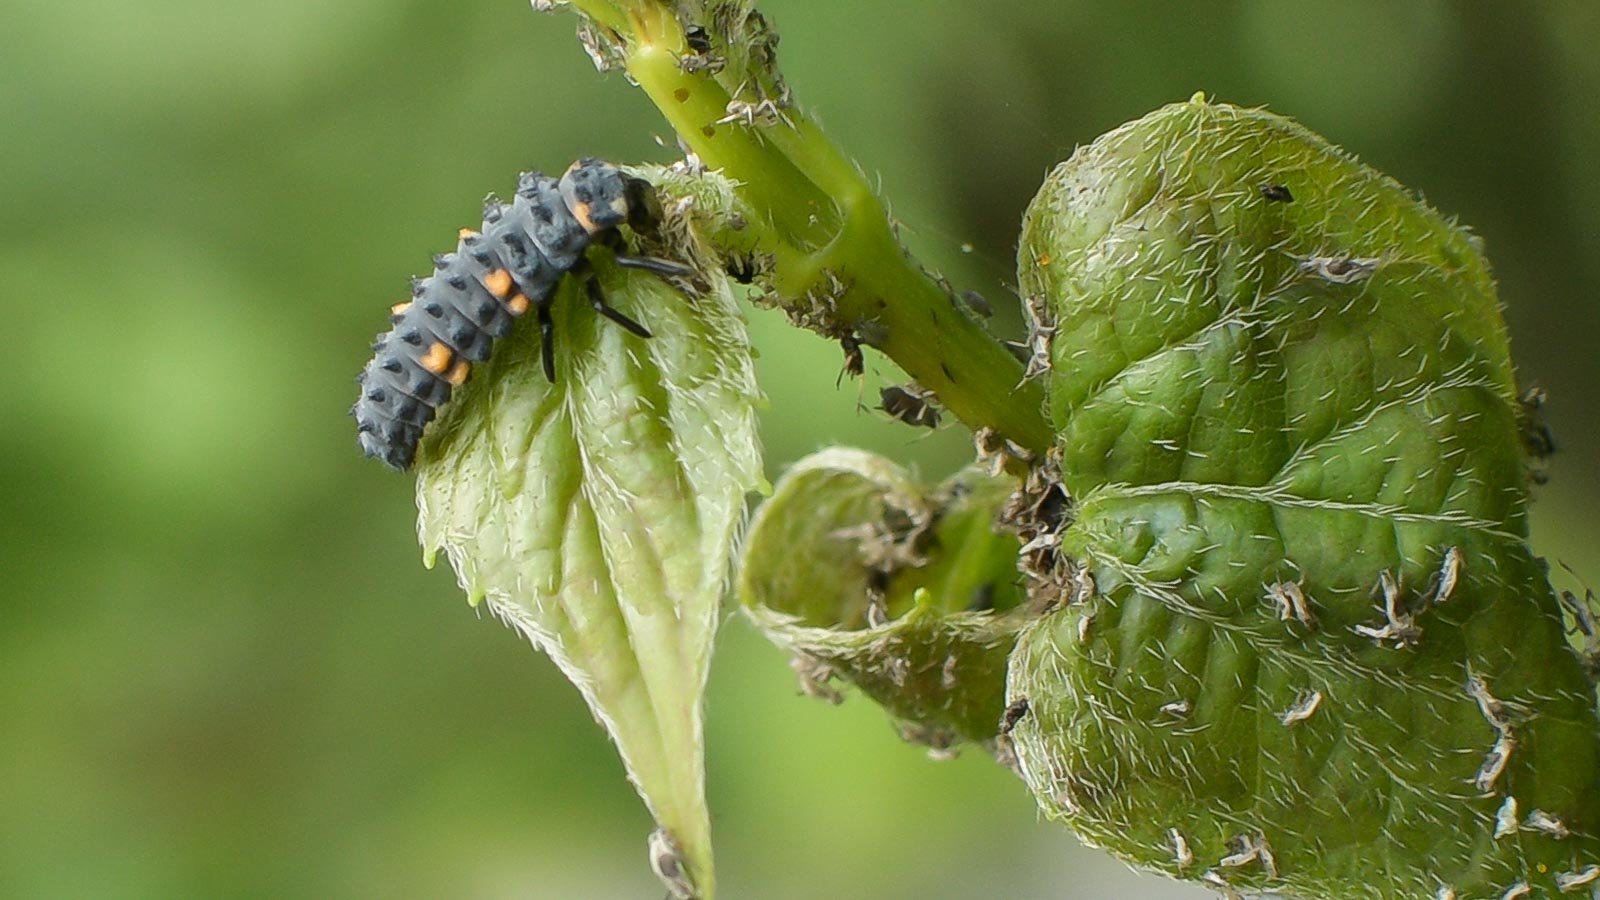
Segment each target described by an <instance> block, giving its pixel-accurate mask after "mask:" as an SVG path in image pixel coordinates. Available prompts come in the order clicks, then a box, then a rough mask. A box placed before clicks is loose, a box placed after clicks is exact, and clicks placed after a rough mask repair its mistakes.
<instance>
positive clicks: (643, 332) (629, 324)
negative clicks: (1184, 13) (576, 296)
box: [583, 276, 650, 338]
mask: <svg viewBox="0 0 1600 900" xmlns="http://www.w3.org/2000/svg"><path fill="white" fill-rule="evenodd" d="M583 286H584V288H585V289H586V290H587V291H588V292H589V305H590V306H592V307H594V311H595V312H597V313H599V314H600V315H602V316H605V317H606V318H608V319H610V320H611V321H613V322H615V323H617V324H618V325H621V326H622V327H623V328H626V329H628V330H629V331H631V332H633V333H634V334H636V335H638V336H639V337H643V338H647V337H650V329H648V328H646V327H644V326H643V325H640V324H639V323H638V322H635V321H634V320H632V319H630V318H628V317H627V316H625V315H623V314H622V313H621V312H619V311H617V310H616V309H615V308H613V307H612V306H611V304H609V303H607V302H606V295H605V292H604V291H602V290H600V282H599V281H597V280H595V278H594V277H593V276H587V277H585V278H584V285H583Z"/></svg>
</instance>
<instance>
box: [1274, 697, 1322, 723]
mask: <svg viewBox="0 0 1600 900" xmlns="http://www.w3.org/2000/svg"><path fill="white" fill-rule="evenodd" d="M1321 705H1322V692H1321V691H1301V692H1300V695H1299V696H1297V697H1296V698H1295V701H1294V705H1293V706H1290V707H1289V708H1288V709H1287V710H1286V711H1284V714H1283V715H1281V716H1279V717H1278V721H1280V722H1282V723H1283V724H1284V727H1286V728H1293V727H1294V726H1296V725H1298V724H1300V723H1301V722H1304V721H1305V720H1307V719H1309V718H1311V716H1312V714H1313V713H1315V712H1316V711H1317V707H1318V706H1321Z"/></svg>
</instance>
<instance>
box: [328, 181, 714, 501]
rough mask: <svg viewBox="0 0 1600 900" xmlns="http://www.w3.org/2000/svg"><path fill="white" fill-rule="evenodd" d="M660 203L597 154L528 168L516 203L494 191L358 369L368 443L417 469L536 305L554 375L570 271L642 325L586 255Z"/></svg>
mask: <svg viewBox="0 0 1600 900" xmlns="http://www.w3.org/2000/svg"><path fill="white" fill-rule="evenodd" d="M660 217H661V207H660V204H659V202H658V201H657V200H656V197H655V194H654V192H653V190H652V188H651V186H650V184H649V183H648V182H646V181H644V180H643V179H641V178H636V177H634V176H631V175H628V174H625V173H624V172H622V171H621V170H620V169H618V168H617V167H616V166H613V165H611V164H609V163H605V162H601V161H599V160H595V159H580V160H578V161H577V162H575V163H573V164H572V167H571V168H569V169H567V171H566V174H564V175H562V176H561V177H560V179H555V178H550V177H548V176H546V175H543V174H541V173H539V172H527V173H524V174H523V175H522V177H521V178H520V179H519V180H518V182H517V194H516V197H515V199H513V200H512V201H511V202H510V203H502V202H500V201H499V200H498V199H496V198H494V197H492V196H491V197H490V198H489V200H488V202H487V203H485V205H484V210H483V230H482V231H472V230H471V229H463V230H462V232H461V242H460V243H459V244H458V245H457V246H456V249H455V252H453V253H443V254H440V255H438V256H435V257H434V259H433V266H434V271H433V274H432V275H429V276H427V277H426V278H419V279H415V280H413V281H412V283H411V299H410V300H408V301H406V302H404V303H400V304H397V305H396V306H395V307H394V308H393V314H392V315H391V317H390V321H391V322H392V323H393V325H394V327H393V328H391V329H390V330H389V331H387V332H385V333H384V334H381V335H379V336H378V340H377V342H376V343H374V344H373V345H372V350H373V357H372V360H371V361H370V362H368V363H367V366H366V368H365V369H363V370H362V372H361V374H360V375H359V376H357V378H356V381H358V382H359V383H360V384H361V396H360V398H359V399H357V400H356V405H355V406H354V407H353V408H352V409H351V410H350V412H351V415H353V416H355V419H356V431H357V438H358V440H359V441H360V443H361V449H362V450H363V451H365V452H366V454H367V455H368V456H371V457H375V458H377V459H378V460H380V461H382V462H383V463H384V464H385V465H388V466H390V467H392V468H395V469H400V470H405V469H409V468H411V463H412V461H413V460H414V459H415V457H416V452H417V442H418V441H420V440H421V439H422V432H423V429H424V428H426V427H427V424H428V423H429V422H431V421H432V420H433V417H434V415H435V414H436V413H437V411H438V409H439V407H441V406H443V405H444V404H445V403H446V402H447V401H448V400H449V399H450V394H451V391H453V390H454V389H455V388H457V387H460V386H461V385H462V384H463V383H464V382H465V381H466V380H467V376H468V374H469V373H470V372H471V370H472V363H475V362H480V361H482V360H485V359H487V358H488V357H489V353H490V351H491V350H492V349H493V346H494V342H495V341H496V340H497V339H499V338H502V337H505V336H506V334H507V333H509V332H510V331H511V325H512V322H513V321H515V320H516V319H518V318H520V317H521V316H522V315H524V314H525V313H527V312H528V311H530V310H532V311H533V312H534V314H535V315H536V316H537V318H538V321H539V333H540V344H541V348H542V357H543V359H542V362H543V363H544V374H545V377H546V378H548V379H550V380H551V381H555V377H556V373H555V361H554V357H553V354H554V350H555V330H554V325H553V323H552V321H551V318H550V306H551V304H552V303H553V302H554V300H555V296H556V288H557V287H559V286H560V284H561V279H562V278H564V277H566V276H567V275H568V274H573V275H577V276H579V277H581V278H583V279H584V280H585V284H586V288H587V290H588V295H589V305H590V306H592V307H593V308H594V310H595V311H596V312H598V313H600V314H601V315H603V316H605V317H606V318H608V319H610V320H611V321H613V322H616V323H617V324H618V325H621V326H622V327H623V328H626V329H628V331H630V332H632V333H634V334H636V335H638V336H640V337H649V336H650V332H649V330H648V329H646V328H645V327H644V326H643V325H640V324H639V323H638V322H635V321H634V320H632V319H630V318H628V317H627V316H625V315H623V314H622V313H621V312H618V311H617V310H616V309H613V308H612V307H611V305H610V304H608V303H607V302H606V299H605V296H604V294H602V293H601V292H600V286H599V283H598V282H596V281H595V280H594V278H593V277H592V273H591V272H590V270H589V267H588V263H587V262H586V259H585V253H586V252H587V251H588V249H589V247H590V246H591V245H593V244H596V243H601V244H610V245H613V246H615V245H617V243H618V242H619V241H620V236H619V233H618V231H617V229H618V228H619V227H620V226H622V225H628V226H630V227H632V228H635V229H645V228H650V227H653V226H655V225H656V224H657V223H658V222H659V220H660ZM616 261H617V264H618V265H620V266H624V267H627V268H635V269H644V270H646V271H650V272H654V273H656V274H658V275H664V276H684V275H690V274H692V273H693V270H692V269H690V268H688V267H686V266H682V265H679V264H678V263H675V262H670V261H668V260H664V259H656V258H653V257H648V256H626V255H618V256H617V258H616Z"/></svg>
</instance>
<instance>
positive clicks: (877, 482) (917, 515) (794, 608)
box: [739, 448, 1022, 750]
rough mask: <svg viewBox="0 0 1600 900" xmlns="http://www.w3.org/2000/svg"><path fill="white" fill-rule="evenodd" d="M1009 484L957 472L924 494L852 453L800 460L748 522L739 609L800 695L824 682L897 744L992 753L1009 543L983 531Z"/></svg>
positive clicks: (1005, 650) (1007, 620)
mask: <svg viewBox="0 0 1600 900" xmlns="http://www.w3.org/2000/svg"><path fill="white" fill-rule="evenodd" d="M1012 487H1013V483H1012V481H1011V480H1010V479H1007V478H1001V477H996V476H990V475H985V474H983V473H981V472H978V471H976V470H968V471H966V472H963V473H961V474H959V475H957V476H956V477H955V478H953V479H951V480H950V481H947V482H946V483H944V484H942V485H939V486H938V487H936V488H932V489H928V488H924V487H923V486H922V485H920V484H918V483H917V482H916V481H915V480H913V479H912V478H911V476H910V475H908V474H907V473H906V472H905V471H904V470H902V469H901V468H899V467H898V466H896V465H894V464H893V463H891V462H889V461H888V460H885V459H883V458H882V457H878V456H874V455H872V454H869V453H865V452H863V451H859V450H849V449H843V448H834V449H830V450H825V451H823V452H821V453H817V454H815V455H812V456H809V457H807V458H805V459H803V460H801V461H800V462H798V463H796V464H795V465H794V467H793V468H791V469H790V470H789V471H788V472H787V473H786V474H785V475H784V477H783V479H782V480H780V481H779V482H778V486H777V489H776V490H775V492H774V493H773V496H772V497H771V498H770V499H769V500H768V501H767V502H766V503H765V504H764V505H763V506H762V507H761V510H760V512H759V513H758V514H757V516H756V519H755V521H754V522H753V523H752V524H751V528H750V535H749V537H748V539H747V540H746V542H745V548H744V552H743V559H742V561H741V566H740V575H739V595H740V599H741V600H742V602H743V603H744V607H745V611H746V612H747V613H749V615H750V617H751V618H752V619H753V620H754V621H755V622H756V624H757V625H758V626H760V627H761V629H762V630H763V631H764V632H766V634H767V636H768V637H769V638H771V639H772V640H773V641H774V642H775V643H777V644H778V645H779V646H781V647H783V648H785V649H786V650H789V651H790V652H791V653H793V654H795V663H796V668H797V669H798V670H799V672H800V674H801V677H802V679H803V680H804V681H805V683H806V684H807V685H808V687H809V688H810V689H811V690H812V691H813V692H816V693H821V694H824V695H830V696H831V695H832V693H831V690H830V689H829V688H828V687H827V684H826V682H827V681H828V679H830V678H832V677H833V676H835V675H837V676H839V677H841V678H843V679H844V680H846V681H848V682H850V683H851V684H854V685H856V686H857V687H859V688H860V689H861V691H862V692H863V693H865V694H866V695H867V696H869V697H871V698H872V699H873V700H875V701H876V702H878V703H880V704H882V705H883V707H884V708H885V709H886V710H888V712H889V713H890V715H892V716H893V717H894V718H895V719H896V720H897V722H898V723H899V724H900V730H901V733H902V735H904V736H905V737H906V738H907V739H908V740H914V741H917V742H919V743H925V744H928V745H929V746H930V747H932V748H934V749H935V750H944V749H947V748H949V747H951V746H953V745H954V744H955V743H957V742H958V741H962V740H966V741H974V742H978V743H983V744H992V742H993V740H994V738H995V736H996V729H997V726H998V723H999V721H1000V717H1001V713H1002V712H1003V710H1004V708H1005V702H1004V699H1003V694H1004V692H1005V668H1006V658H1007V655H1008V654H1009V653H1010V651H1011V647H1012V644H1013V642H1014V641H1015V640H1016V632H1017V628H1018V627H1019V625H1020V622H1021V620H1020V618H1019V617H1018V615H1017V614H1016V613H1019V612H1020V610H1019V609H1018V607H1019V606H1020V604H1021V602H1022V592H1021V591H1020V589H1019V588H1018V587H1017V585H1016V581H1017V574H1016V560H1017V542H1016V538H1015V537H1014V536H1013V535H1011V534H1009V533H1005V532H996V530H995V519H996V515H997V513H998V512H999V509H1000V507H1001V506H1003V505H1004V503H1005V501H1006V498H1007V497H1008V496H1009V495H1010V493H1011V490H1012ZM1008 612H1011V613H1013V614H1011V615H1007V613H1008Z"/></svg>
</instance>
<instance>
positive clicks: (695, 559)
mask: <svg viewBox="0 0 1600 900" xmlns="http://www.w3.org/2000/svg"><path fill="white" fill-rule="evenodd" d="M678 250H679V253H680V255H679V257H678V258H680V259H681V258H688V259H693V258H694V256H695V254H696V253H697V252H699V251H697V250H696V249H695V248H693V247H690V246H680V247H679V248H678ZM595 257H596V258H595V263H596V267H597V271H598V275H599V278H600V281H601V285H602V287H603V288H604V290H605V292H606V294H607V296H608V298H609V300H610V302H611V303H612V304H613V305H614V306H616V307H617V308H619V309H621V310H622V311H623V312H624V313H626V314H627V315H628V316H630V317H632V318H633V319H635V320H637V321H639V322H642V323H643V324H644V325H645V326H646V327H647V328H649V329H650V331H651V332H652V334H653V337H651V338H649V339H642V338H639V337H636V336H634V335H632V334H629V333H628V332H627V331H625V330H624V329H622V328H620V327H617V326H616V325H613V324H611V323H610V322H608V321H606V320H605V319H602V318H601V317H600V316H598V315H596V314H595V313H594V312H593V311H592V310H590V309H589V308H588V305H587V303H586V302H585V300H586V298H584V297H583V296H581V293H582V292H581V288H579V287H578V286H577V285H576V284H574V283H572V282H573V281H574V279H569V280H568V284H566V285H564V286H563V288H562V291H563V295H562V296H561V297H560V299H559V300H558V301H557V303H556V306H555V320H556V327H557V340H556V359H555V362H556V371H557V378H556V382H555V383H554V384H551V383H548V382H546V381H545V378H544V375H543V374H542V372H541V367H540V364H539V336H538V329H537V327H536V323H534V322H531V321H529V322H525V323H523V325H524V326H527V327H520V326H519V328H518V329H517V331H516V332H515V333H514V334H513V335H512V336H511V337H510V338H509V339H507V341H506V346H504V347H503V348H501V349H498V350H497V352H496V355H495V357H494V358H493V360H492V361H491V362H490V363H488V364H487V365H485V366H483V367H481V368H480V370H479V371H477V372H476V373H474V376H473V379H472V381H470V382H468V384H467V385H466V386H465V388H464V389H463V390H462V395H461V397H460V399H459V400H458V401H457V402H455V403H452V405H451V407H450V408H449V415H448V417H447V418H446V419H445V420H444V421H442V422H440V423H439V424H437V425H436V426H435V427H434V429H433V430H431V431H430V432H429V435H428V438H427V440H426V441H425V443H424V446H423V450H424V453H423V457H424V458H423V463H422V466H421V468H420V471H419V476H420V477H419V480H418V485H417V506H418V511H419V516H418V529H419V533H420V537H421V541H422V545H423V547H424V549H425V551H426V553H427V555H428V558H429V560H430V564H431V559H432V557H433V555H434V554H435V553H436V552H437V551H439V550H443V551H444V552H445V554H446V555H447V556H448V557H449V559H450V563H451V565H452V567H453V568H454V569H455V571H456V575H457V578H458V579H459V581H460V583H461V586H462V588H463V589H464V590H466V592H467V595H468V598H469V600H470V601H471V602H473V603H477V602H478V601H479V600H480V599H481V600H482V601H483V602H484V603H486V605H487V606H488V608H489V609H490V610H491V611H492V612H493V613H494V614H495V615H497V616H498V617H500V618H501V619H502V620H504V621H505V622H506V623H507V624H509V625H511V626H513V627H514V628H516V629H517V630H519V631H521V632H522V633H523V634H524V635H526V636H527V637H528V638H529V639H530V640H531V641H532V642H533V643H534V644H535V646H537V647H538V648H540V649H542V650H544V651H545V652H547V653H549V654H550V656H551V658H552V659H554V660H555V661H556V663H557V665H559V666H560V667H561V669H562V671H563V672H564V673H565V674H566V675H567V677H568V678H569V679H570V680H571V681H572V682H573V683H574V684H575V685H576V686H577V687H578V689H579V690H580V691H581V692H582V693H583V696H584V699H585V700H586V701H587V702H588V704H589V706H590V708H591V710H593V712H594V714H595V717H596V718H597V719H599V720H600V722H601V723H602V724H603V725H604V726H605V727H606V729H607V730H608V731H609V732H610V734H611V737H612V739H613V740H614V741H615V742H616V745H617V749H618V751H619V752H620V753H621V755H622V758H623V761H624V763H625V765H626V767H627V770H628V774H629V777H630V778H631V780H632V781H633V782H634V784H635V785H636V786H637V788H638V790H639V793H640V795H641V796H642V797H643V799H644V801H645V803H646V805H647V806H648V807H649V808H650V810H651V813H652V814H653V815H654V816H655V818H656V821H657V822H658V823H659V824H660V826H661V828H662V833H661V835H660V836H659V837H658V838H655V839H653V840H654V843H653V845H652V846H653V848H655V847H657V846H668V847H671V848H673V849H674V851H675V853H676V854H677V855H676V856H674V857H673V858H674V859H675V860H678V862H677V863H676V868H675V869H674V879H673V883H672V889H673V890H674V891H675V892H676V894H675V895H682V896H690V895H693V896H698V897H704V898H709V897H711V896H712V892H713V890H714V885H713V874H712V869H711V844H710V828H709V817H708V815H707V812H706V807H705V799H704V763H703V758H702V747H701V730H702V729H701V721H702V719H701V708H700V696H701V691H702V688H703V687H704V684H705V680H706V675H707V670H708V665H709V663H710V658H711V644H712V638H713V635H714V633H715V629H716V625H717V620H718V615H719V610H720V603H721V599H722V596H723V591H724V586H725V582H726V579H727V575H728V571H729V562H730V559H731V556H732V552H733V543H734V537H735V534H736V532H737V530H738V527H739V525H740V522H741V521H742V518H743V514H744V504H745V494H746V492H748V491H750V490H752V489H754V488H757V487H759V486H760V485H761V484H762V479H761V460H760V454H759V451H758V448H757V444H756V432H755V406H756V403H757V400H758V394H757V390H756V386H755V381H754V375H753V371H752V367H751V359H750V349H749V346H748V342H747V340H746V338H745V332H744V326H743V322H742V320H741V319H740V318H739V312H738V309H737V306H736V304H735V302H734V300H733V297H732V294H731V291H730V287H729V284H728V282H727V279H726V277H725V276H724V275H723V274H722V272H721V269H720V268H719V267H716V266H706V267H704V268H703V276H702V277H703V278H704V279H705V281H704V282H703V283H701V284H695V285H686V284H679V285H669V284H667V283H666V282H664V281H662V280H660V279H659V278H657V277H656V276H654V275H651V274H647V273H642V272H637V271H633V270H626V271H625V270H620V269H617V268H615V267H614V266H611V265H609V264H608V263H607V262H606V260H605V259H604V258H603V255H602V254H598V253H597V254H595ZM530 318H531V317H530ZM651 858H652V864H653V865H658V867H659V865H660V862H659V860H660V859H663V858H665V856H664V855H663V854H662V853H660V852H657V851H656V850H655V849H653V850H652V857H651ZM685 885H688V886H689V887H685Z"/></svg>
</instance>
